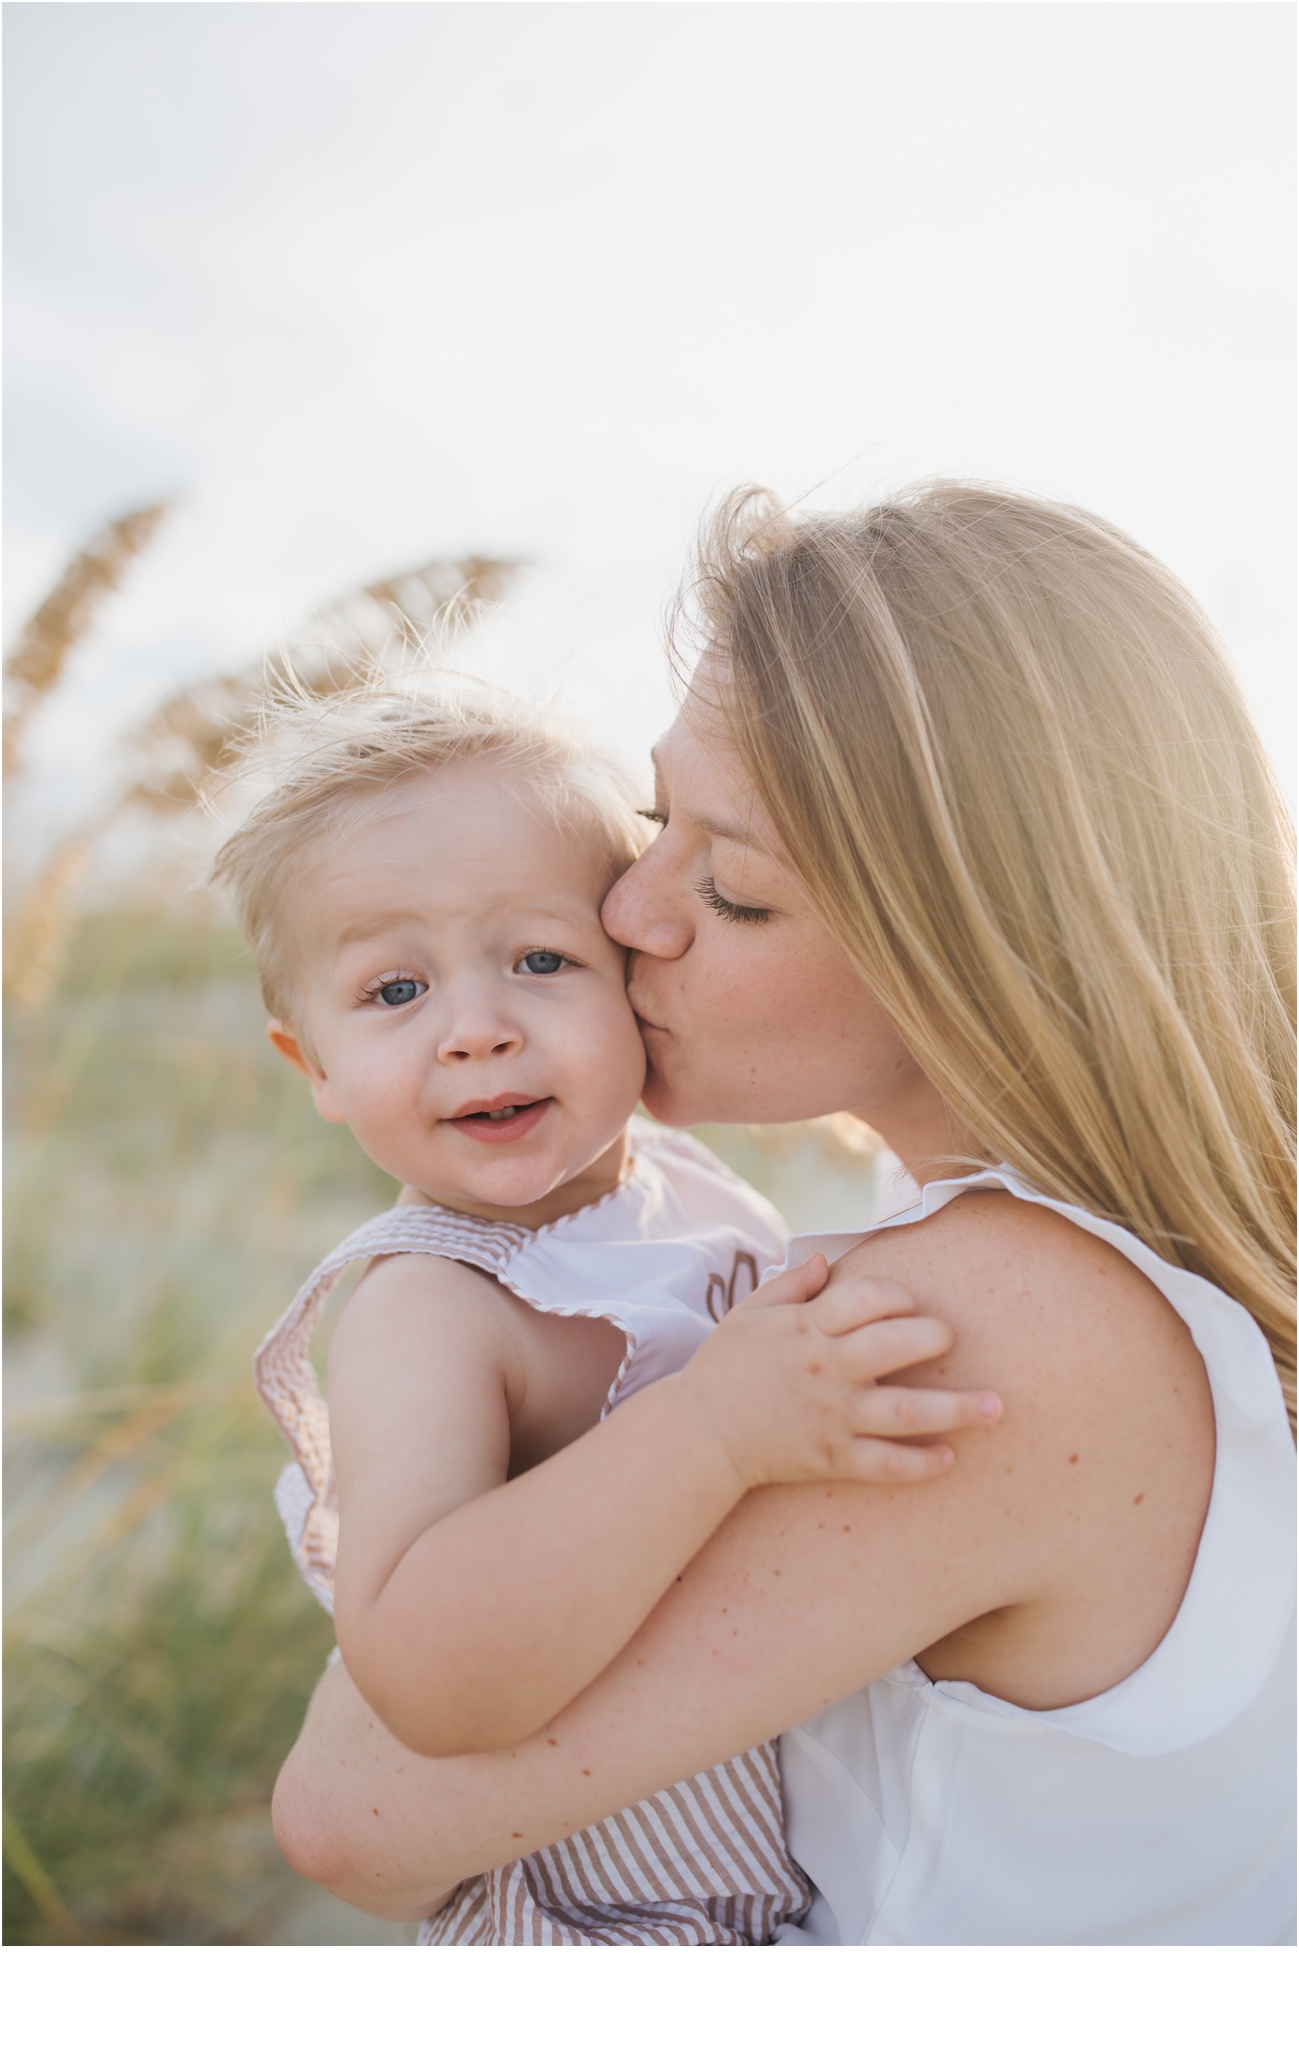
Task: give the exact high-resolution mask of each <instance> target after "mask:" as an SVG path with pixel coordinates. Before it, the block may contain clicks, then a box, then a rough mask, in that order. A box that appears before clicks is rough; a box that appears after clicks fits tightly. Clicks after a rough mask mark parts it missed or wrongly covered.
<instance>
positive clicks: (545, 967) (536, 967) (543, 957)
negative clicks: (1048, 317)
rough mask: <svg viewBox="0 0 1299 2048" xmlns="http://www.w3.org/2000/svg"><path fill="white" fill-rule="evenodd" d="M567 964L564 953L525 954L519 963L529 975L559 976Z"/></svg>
mask: <svg viewBox="0 0 1299 2048" xmlns="http://www.w3.org/2000/svg"><path fill="white" fill-rule="evenodd" d="M567 964H568V963H567V962H566V960H565V959H564V956H563V954H562V953H544V952H537V953H525V954H524V956H523V958H522V960H520V962H519V965H520V967H523V968H525V969H526V970H527V972H528V973H529V974H558V972H559V970H560V968H561V967H564V966H567Z"/></svg>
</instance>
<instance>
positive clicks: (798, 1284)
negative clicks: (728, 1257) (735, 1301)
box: [732, 1252, 830, 1315]
mask: <svg viewBox="0 0 1299 2048" xmlns="http://www.w3.org/2000/svg"><path fill="white" fill-rule="evenodd" d="M829 1277H830V1264H829V1261H828V1259H827V1258H826V1256H825V1254H824V1252H813V1253H812V1255H811V1257H810V1258H806V1259H804V1260H803V1263H802V1265H801V1266H791V1267H790V1269H789V1271H788V1272H787V1273H776V1274H774V1275H773V1276H772V1278H771V1279H770V1280H764V1281H763V1283H762V1285H761V1287H758V1288H755V1289H754V1292H753V1293H752V1294H750V1295H748V1296H747V1297H746V1298H745V1300H744V1301H743V1302H742V1303H741V1304H740V1306H741V1308H742V1309H743V1310H744V1312H745V1314H746V1315H747V1314H748V1312H749V1310H750V1309H751V1308H781V1307H785V1306H787V1305H789V1304H795V1305H796V1304H797V1303H799V1302H801V1301H811V1299H812V1297H813V1296H814V1295H817V1294H819V1293H820V1292H821V1289H822V1288H823V1287H824V1286H825V1283H826V1281H827V1280H828V1279H829ZM732 1313H734V1311H732Z"/></svg>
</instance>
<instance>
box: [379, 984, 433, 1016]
mask: <svg viewBox="0 0 1299 2048" xmlns="http://www.w3.org/2000/svg"><path fill="white" fill-rule="evenodd" d="M422 986H423V984H422V983H421V982H418V981H385V983H384V985H383V987H382V988H381V989H380V990H379V1001H380V1002H381V1003H387V1005H388V1007H389V1009H391V1010H396V1009H399V1008H400V1007H401V1005H402V1004H403V1003H413V1002H414V1000H415V998H416V996H417V995H418V994H419V992H420V989H421V987H422Z"/></svg>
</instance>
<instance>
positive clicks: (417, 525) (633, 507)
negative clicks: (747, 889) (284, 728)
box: [4, 0, 1295, 816]
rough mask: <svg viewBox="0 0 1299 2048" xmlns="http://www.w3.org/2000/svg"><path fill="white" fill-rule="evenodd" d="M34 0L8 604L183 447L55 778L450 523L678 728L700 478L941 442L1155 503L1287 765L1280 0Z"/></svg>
mask: <svg viewBox="0 0 1299 2048" xmlns="http://www.w3.org/2000/svg"><path fill="white" fill-rule="evenodd" d="M4 13H5V29H6V51H5V59H6V62H5V95H6V102H7V123H8V134H7V179H6V215H7V312H8V336H9V339H8V392H7V407H6V426H7V436H6V466H7V497H6V514H7V521H8V526H7V551H8V585H9V587H8V610H9V620H10V625H9V631H10V633H12V631H13V630H14V629H15V627H16V625H17V623H18V621H19V619H20V618H21V616H22V614H23V612H24V611H25V610H26V609H27V608H28V606H29V605H30V604H31V603H32V602H34V601H35V600H36V599H37V598H38V597H39V596H40V595H41V594H42V593H43V590H44V588H45V586H46V585H47V584H48V582H49V581H50V580H52V578H53V576H54V575H55V574H57V572H58V570H59V568H60V567H61V566H62V563H63V560H64V559H65V557H66V555H67V554H68V553H69V552H70V550H71V549H72V548H73V547H74V546H75V545H76V544H78V543H79V542H80V541H82V540H84V539H85V538H86V537H87V535H88V534H89V533H90V532H91V531H92V530H93V529H94V527H95V526H96V525H97V524H98V523H99V522H100V521H102V520H104V519H105V518H107V517H111V516H113V515H115V514H117V513H119V512H121V511H122V510H124V509H126V508H127V507H129V506H131V505H134V504H138V503H140V502H142V501H145V500H147V499H149V498H150V497H153V496H155V495H158V494H163V493H168V494H170V493H176V494H179V495H180V496H181V497H182V499H183V509H182V510H181V512H180V513H179V514H178V515H177V516H176V518H175V519H174V520H173V522H172V524H171V526H170V527H169V528H168V529H167V530H165V532H164V534H163V535H162V537H160V539H159V540H158V542H157V543H155V545H154V547H153V549H152V550H151V552H150V553H149V555H148V556H147V557H146V558H144V559H143V560H142V561H141V562H140V564H139V565H138V566H137V569H136V571H135V572H134V574H133V577H132V580H131V582H130V584H129V586H128V588H127V589H126V591H125V592H124V593H123V595H122V596H121V597H120V598H118V599H117V600H115V602H114V604H113V607H112V608H111V610H109V611H108V612H107V613H106V614H105V616H104V621H103V626H102V629H101V631H100V632H99V633H98V635H97V636H96V638H95V639H94V641H93V642H91V643H89V644H88V645H87V646H86V647H85V648H84V649H83V650H82V651H81V653H80V655H79V657H78V660H77V664H76V668H75V671H74V672H73V675H72V677H71V680H70V683H69V686H68V688H67V690H66V691H65V692H63V693H61V701H56V704H55V705H54V706H53V707H52V708H51V713H50V715H49V717H48V718H47V719H46V720H45V722H44V724H43V726H42V727H41V728H40V729H39V730H38V731H37V732H36V733H35V734H34V759H35V764H36V766H37V767H38V768H39V770H40V774H41V777H42V781H43V787H44V791H45V799H44V801H45V807H46V811H47V813H48V814H49V815H50V816H52V815H53V809H55V808H60V807H61V808H62V809H64V810H68V809H70V808H75V807H76V806H77V805H78V804H81V803H84V801H86V792H87V791H88V790H89V789H91V788H92V786H93V784H94V781H95V779H96V776H97V775H99V774H100V773H102V756H103V754H104V746H105V740H106V738H107V736H108V735H109V734H110V733H111V732H113V731H114V730H116V729H117V728H118V727H120V726H122V725H123V724H124V723H126V722H127V721H128V720H129V719H130V718H131V717H133V716H134V715H135V714H136V713H137V712H138V711H139V710H140V709H141V708H143V707H144V706H146V705H147V704H148V703H150V702H151V701H153V700H154V699H155V698H157V697H158V696H159V695H160V694H162V692H163V691H164V689H165V688H168V687H170V686H173V685H175V684H176V683H180V682H184V681H188V680H191V679H193V678H194V677H196V676H198V675H201V674H203V673H204V672H205V671H206V670H207V669H208V668H209V667H211V666H213V665H215V664H218V663H221V662H227V661H242V660H245V659H247V658H248V657H249V656H250V655H253V654H255V653H256V652H257V651H258V650H259V649H260V648H263V647H266V646H271V645H273V644H274V643H275V641H276V640H277V638H278V637H279V636H281V635H282V634H284V633H286V632H288V631H289V630H290V629H291V628H292V627H293V626H294V624H295V623H297V622H298V621H299V620H300V618H301V617H302V615H303V613H304V612H305V611H307V610H308V609H309V608H310V607H311V606H312V605H313V604H316V603H319V602H322V601H325V600H328V599H330V598H332V597H334V596H336V595H337V594H339V593H340V592H341V591H342V590H344V589H346V588H348V587H350V586H352V585H354V584H356V583H358V582H360V581H362V580H364V579H365V578H367V577H369V576H372V575H374V574H377V573H381V572H385V571H388V570H390V569H394V568H400V567H404V566H406V565H408V564H409V563H411V562H414V561H416V560H419V559H421V558H423V557H425V556H427V555H430V554H434V553H437V552H440V551H446V552H449V553H461V552H464V551H467V550H470V549H479V550H483V551H486V552H490V553H507V554H518V555H521V556H524V557H526V558H527V559H528V560H529V561H530V562H531V563H532V564H533V565H534V566H533V567H532V569H531V570H530V571H529V573H528V575H527V576H526V577H525V578H524V579H523V580H521V581H520V583H519V584H518V585H517V586H516V589H515V592H514V594H513V596H512V598H511V600H510V610H511V614H512V617H513V618H514V619H515V620H516V621H518V622H519V623H518V627H517V630H516V632H515V636H514V637H515V652H514V654H513V655H512V656H511V660H512V661H513V662H514V663H515V667H516V670H517V675H516V680H520V679H521V680H526V679H527V675H534V674H538V673H541V672H542V671H545V672H546V673H547V674H553V673H554V672H555V671H556V669H557V668H559V667H562V666H563V665H564V663H565V662H567V663H568V665H569V670H570V684H569V688H570V698H571V701H573V702H574V703H575V704H576V705H577V706H578V707H580V708H581V709H582V710H583V711H584V713H585V714H587V715H589V716H590V717H591V719H592V720H593V721H594V723H595V724H596V726H597V727H598V729H599V730H600V731H601V732H602V733H603V734H604V735H605V737H606V738H608V739H610V740H612V741H613V742H614V743H616V744H618V745H620V746H622V747H623V748H625V749H626V750H628V751H631V750H635V751H640V750H643V748H644V747H645V745H646V744H647V743H648V741H649V740H650V739H652V738H653V736H654V734H655V733H656V732H657V731H658V730H659V729H660V727H661V726H662V725H663V724H664V723H665V722H666V720H667V717H668V715H669V703H670V700H669V693H668V687H667V682H666V672H665V664H664V660H663V656H662V652H661V648H660V643H659V637H658V621H659V617H660V613H661V609H662V606H663V602H664V600H665V598H666V597H667V595H668V593H669V592H670V590H671V588H672V585H673V582H674V579H675V576H676V572H677V570H678V567H679V565H680V563H681V560H682V558H683V556H684V552H685V548H686V544H687V541H688V538H689V536H690V533H691V531H692V529H693V526H694V523H695V521H696V519H697V517H698V514H699V512H700V510H701V509H702V507H703V506H704V504H705V503H706V502H707V501H708V500H709V499H710V498H711V497H712V496H714V495H715V494H716V493H717V492H718V491H719V490H721V489H723V488H726V487H728V486H730V485H732V484H734V483H736V482H739V481H742V480H746V479H757V480H760V481H762V482H765V483H769V484H772V485H774V486H775V487H776V488H778V489H779V490H781V491H783V492H785V493H787V494H790V495H794V494H799V493H803V492H806V491H808V490H811V491H812V494H813V502H816V503H822V504H831V503H833V504H850V503H853V502H856V501H860V500H862V499H865V498H867V497H869V496H871V495H874V494H876V493H878V492H879V491H880V490H881V489H887V488H889V487H891V486H894V485H897V484H900V483H904V482H906V481H909V480H911V479H914V478H916V477H918V476H923V475H928V474H934V473H946V474H964V475H975V476H986V477H995V478H998V479H1002V480H1005V481H1008V482H1010V483H1013V484H1017V485H1021V486H1025V487H1028V488H1030V489H1036V490H1041V491H1045V492H1047V493H1050V494H1053V495H1058V496H1063V497H1067V498H1072V499H1076V500H1078V501H1080V502H1081V503H1083V504H1085V505H1088V506H1090V507H1092V508H1093V509H1095V510H1096V511H1099V512H1101V513H1103V514H1105V515H1106V516H1107V517H1109V518H1111V519H1113V520H1115V521H1116V522H1118V523H1119V524H1120V525H1122V526H1125V527H1127V528H1128V529H1129V530H1130V531H1132V532H1133V533H1134V534H1135V535H1136V536H1137V537H1138V538H1139V539H1140V540H1142V541H1143V542H1144V543H1145V544H1146V545H1148V546H1149V547H1151V548H1152V549H1154V550H1155V552H1156V553H1158V554H1160V555H1162V556H1163V557H1164V558H1165V559H1166V560H1167V561H1168V562H1169V563H1170V564H1171V565H1172V566H1173V567H1174V568H1175V569H1176V570H1177V571H1178V572H1179V573H1180V574H1181V575H1182V576H1183V577H1184V578H1185V580H1186V581H1187V582H1188V583H1189V584H1190V585H1191V587H1192V588H1193V589H1194V590H1195V592H1196V593H1197V595H1198V596H1199V597H1200V598H1201V599H1202V601H1203V602H1204V603H1205V604H1206V605H1207V607H1208V609H1209V610H1210V612H1211V613H1212V615H1213V616H1214V618H1215V619H1216V620H1217V622H1218V624H1219V625H1220V627H1221V628H1222V630H1223V631H1224V633H1225V634H1226V636H1227V638H1228V640H1229V641H1230V642H1231V644H1232V646H1233V647H1234V649H1235V651H1236V654H1237V656H1238V658H1239V660H1240V662H1241V665H1242V668H1243V672H1244V678H1245V682H1246V686H1247V688H1248V690H1249V693H1250V696H1251V700H1252V702H1253V704H1254V706H1255V709H1256V712H1257V715H1258V717H1259V720H1260V723H1261V725H1262V727H1263V730H1264V733H1265V736H1266V738H1267V740H1268V743H1269V745H1270V746H1271V747H1272V749H1273V752H1274V754H1275V755H1276V757H1277V758H1278V761H1279V762H1281V763H1282V764H1283V772H1284V773H1285V775H1286V777H1287V781H1288V783H1289V785H1290V787H1291V788H1293V777H1292V773H1291V764H1290V756H1291V745H1292V742H1291V738H1290V734H1291V731H1292V708H1291V707H1292V701H1293V672H1294V628H1293V619H1294V611H1293V581H1294V545H1295V535H1294V510H1293V467H1294V465H1293V454H1292V450H1293V445H1294V442H1293V359H1294V355H1293V352H1294V321H1293V285H1294V263H1293V253H1292V252H1293V194H1294V169H1293V137H1292V116H1291V101H1292V78H1293V38H1294V15H1293V10H1292V9H1291V8H1290V7H1288V6H1282V5H1270V4H1269V5H1249V4H1246V5H1234V4H1233V5H1182V4H1150V5H1147V4H1133V0H1120V4H1083V5H1073V4H1060V5H1056V4H1024V5H1019V4H1012V5H980V4H973V5H956V6H953V5H947V4H923V0H912V4H907V5H855V4H839V5H819V4H809V5H749V4H732V5H711V4H709V5H701V4H663V5H639V4H628V5H621V4H587V5H545V4H539V5H530V6H520V5H515V4H499V5H497V4H476V5H459V4H449V5H425V4H408V5H364V6H360V5H326V6H318V5H312V4H303V5H275V4H271V5H185V6H179V5H127V6H118V5H93V6H83V5H75V4H74V5H9V6H6V7H5V10H4ZM520 650H521V651H520ZM525 671H526V675H525ZM507 679H508V678H507ZM97 764H101V765H97Z"/></svg>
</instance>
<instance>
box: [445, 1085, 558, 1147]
mask: <svg viewBox="0 0 1299 2048" xmlns="http://www.w3.org/2000/svg"><path fill="white" fill-rule="evenodd" d="M553 1100H554V1097H553V1096H550V1095H543V1096H541V1097H539V1098H538V1097H536V1096H533V1097H531V1098H528V1097H526V1096H519V1095H498V1096H497V1097H496V1098H495V1099H494V1100H493V1101H491V1102H469V1103H466V1104H465V1107H464V1108H463V1109H462V1110H460V1112H459V1113H458V1114H457V1115H456V1116H453V1117H448V1118H447V1119H446V1121H447V1122H448V1123H449V1124H453V1125H454V1126H455V1128H456V1129H457V1130H458V1131H463V1132H464V1134H465V1136H466V1137H467V1138H477V1139H478V1140H479V1141H480V1142H483V1143H486V1144H489V1145H501V1144H507V1143H508V1142H509V1141H510V1139H512V1138H522V1137H524V1136H525V1135H526V1134H527V1132H529V1131H534V1130H535V1129H536V1127H537V1125H538V1124H539V1123H540V1122H541V1119H542V1117H543V1116H544V1115H545V1113H546V1111H547V1110H548V1109H549V1107H550V1105H551V1103H552V1101H553Z"/></svg>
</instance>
